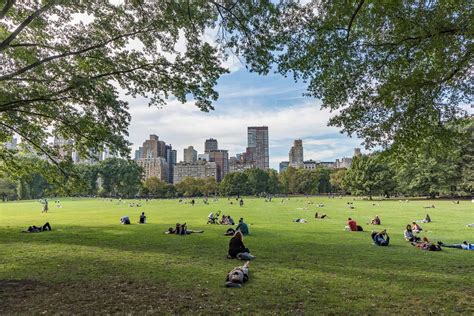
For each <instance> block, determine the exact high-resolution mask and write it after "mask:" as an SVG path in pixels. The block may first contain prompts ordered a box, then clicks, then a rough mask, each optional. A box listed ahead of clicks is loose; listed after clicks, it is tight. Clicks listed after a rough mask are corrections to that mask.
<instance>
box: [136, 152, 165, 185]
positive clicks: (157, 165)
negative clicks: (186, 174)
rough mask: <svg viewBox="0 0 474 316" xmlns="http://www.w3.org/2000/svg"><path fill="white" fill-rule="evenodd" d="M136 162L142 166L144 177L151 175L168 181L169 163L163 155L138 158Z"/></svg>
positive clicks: (150, 176)
mask: <svg viewBox="0 0 474 316" xmlns="http://www.w3.org/2000/svg"><path fill="white" fill-rule="evenodd" d="M137 164H138V165H139V166H140V167H142V168H143V171H144V175H145V179H149V178H152V177H155V178H158V179H160V180H161V181H165V182H168V181H169V165H168V163H167V162H166V159H165V158H163V157H149V158H140V159H138V160H137Z"/></svg>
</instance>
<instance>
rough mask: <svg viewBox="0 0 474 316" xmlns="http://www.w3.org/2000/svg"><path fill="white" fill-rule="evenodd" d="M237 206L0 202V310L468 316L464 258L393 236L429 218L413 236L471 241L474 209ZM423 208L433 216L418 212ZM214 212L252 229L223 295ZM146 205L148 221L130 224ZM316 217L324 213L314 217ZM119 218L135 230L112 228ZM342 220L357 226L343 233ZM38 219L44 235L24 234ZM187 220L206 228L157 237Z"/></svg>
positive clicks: (223, 202)
mask: <svg viewBox="0 0 474 316" xmlns="http://www.w3.org/2000/svg"><path fill="white" fill-rule="evenodd" d="M244 200H245V206H244V207H239V206H238V205H237V204H236V203H235V200H234V204H233V205H229V202H228V200H227V199H220V200H219V201H218V202H212V201H211V199H210V202H209V203H210V205H204V204H203V203H202V201H201V200H200V199H197V200H196V201H197V204H196V205H195V206H192V205H190V204H179V203H178V201H177V200H156V201H150V202H148V203H145V202H143V204H144V205H143V207H141V208H136V207H133V208H132V207H129V206H128V204H123V203H122V204H118V203H117V200H114V201H113V202H110V201H108V200H107V201H106V200H100V199H83V200H71V199H61V202H62V208H56V207H55V205H54V201H53V200H50V203H49V204H50V211H49V213H47V214H42V213H41V206H42V205H41V204H40V203H38V202H37V201H27V202H8V203H3V204H0V243H1V247H0V301H1V302H2V304H1V309H0V313H2V314H3V313H26V312H34V313H42V312H48V313H59V312H63V313H64V312H65V313H88V312H91V311H94V312H96V313H137V314H143V313H203V314H204V313H231V312H240V313H246V314H247V313H258V314H261V313H262V314H280V313H297V314H301V313H306V314H315V313H319V314H321V313H322V314H347V313H350V314H356V313H365V314H366V313H370V314H387V313H389V314H395V313H400V314H415V315H416V314H428V313H435V314H454V313H456V314H457V313H463V314H472V313H474V301H473V299H472V298H473V297H474V286H473V284H474V282H473V281H474V275H473V271H474V252H473V251H463V250H458V249H444V250H443V251H441V252H425V251H421V250H419V249H417V248H415V247H412V246H411V245H410V244H408V243H407V242H405V241H404V239H403V229H404V227H405V226H406V224H408V223H410V222H411V221H413V220H415V219H422V218H424V216H425V214H426V213H427V212H429V214H430V216H431V218H432V220H433V222H432V223H430V224H421V225H422V227H423V228H424V229H425V230H427V232H426V233H424V234H421V236H427V237H428V238H430V239H431V240H434V241H437V240H442V241H444V242H446V243H459V242H461V241H463V240H466V239H467V240H470V241H471V242H473V241H474V228H468V227H466V224H468V223H474V204H472V203H471V202H470V201H461V203H460V204H459V205H454V204H452V203H451V202H450V201H410V202H409V203H402V202H399V201H381V202H378V201H375V202H369V201H361V200H356V201H354V206H355V209H353V210H351V209H349V208H348V207H347V205H346V203H347V202H348V201H352V198H351V199H348V198H347V199H328V198H327V197H314V198H309V199H308V198H291V199H290V200H288V201H287V200H285V201H284V203H281V199H274V200H273V201H272V202H270V203H267V202H264V200H263V199H249V198H247V199H244ZM310 200H311V201H314V202H315V204H314V205H308V204H307V202H308V201H310ZM318 202H323V203H324V204H325V207H323V208H317V207H316V203H318ZM373 203H375V204H376V205H372V204H373ZM431 204H434V205H435V206H436V208H435V209H429V210H426V209H423V206H427V205H431ZM304 207H306V208H307V210H302V209H298V208H304ZM216 210H222V212H223V213H224V214H230V215H232V217H233V218H234V219H235V220H236V221H237V220H238V218H239V217H244V218H245V220H246V222H247V223H249V224H250V231H251V235H250V236H247V237H245V238H244V243H245V245H246V246H247V247H249V248H250V250H251V251H252V253H253V254H254V255H256V256H257V259H256V260H255V261H253V262H251V265H250V282H248V283H247V284H246V285H245V286H244V287H243V288H241V289H226V288H224V287H223V284H224V278H225V276H226V274H227V272H228V271H229V270H231V269H232V268H233V267H235V266H237V265H239V263H240V262H238V261H236V260H229V259H226V257H225V255H226V252H227V247H228V241H229V237H225V236H223V233H224V231H225V230H226V229H227V228H228V227H229V226H220V225H206V224H205V223H206V219H207V215H208V214H209V213H210V212H211V211H216ZM142 211H145V212H146V215H147V217H148V224H146V225H138V224H135V223H136V222H137V221H138V216H139V214H140V212H142ZM315 211H318V212H319V213H320V214H321V213H326V214H328V216H329V218H328V219H326V220H315V219H314V218H313V217H314V213H315ZM122 215H129V216H130V217H131V220H132V224H133V225H120V224H119V218H120V217H121V216H122ZM374 215H379V216H380V217H381V219H382V225H381V226H380V229H383V228H386V229H387V230H388V232H389V234H390V237H391V240H390V241H391V245H390V246H389V247H376V246H373V245H372V242H371V240H370V230H371V229H372V227H370V226H369V225H366V223H367V222H368V221H369V219H370V218H371V217H373V216H374ZM349 216H350V217H352V218H354V219H356V220H357V221H358V223H359V224H361V225H362V226H363V227H364V229H365V230H366V232H363V233H349V232H345V231H343V227H344V225H345V222H346V220H347V217H349ZM296 218H306V219H307V220H309V223H308V224H297V223H293V222H292V219H296ZM46 221H49V222H50V223H51V225H52V227H53V231H52V232H44V233H37V234H27V233H21V232H20V231H21V230H24V229H26V228H27V227H28V226H29V225H33V224H35V225H42V224H44V223H45V222H46ZM185 221H186V222H187V223H188V228H189V229H204V230H205V232H204V233H203V234H193V235H190V236H176V235H166V234H164V231H165V230H166V229H167V228H168V227H170V226H173V225H174V224H175V223H176V222H185Z"/></svg>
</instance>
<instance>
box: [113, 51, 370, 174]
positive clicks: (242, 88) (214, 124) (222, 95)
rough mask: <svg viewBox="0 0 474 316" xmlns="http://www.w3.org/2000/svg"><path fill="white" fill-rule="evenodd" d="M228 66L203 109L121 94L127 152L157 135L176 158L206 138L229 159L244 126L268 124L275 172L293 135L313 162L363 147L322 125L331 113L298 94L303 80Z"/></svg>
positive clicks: (241, 143)
mask: <svg viewBox="0 0 474 316" xmlns="http://www.w3.org/2000/svg"><path fill="white" fill-rule="evenodd" d="M229 66H230V67H231V73H230V74H227V75H225V76H223V77H222V78H220V79H219V81H218V85H217V87H216V89H217V91H218V92H219V99H218V100H217V101H216V102H215V103H214V107H215V110H214V111H210V112H209V113H206V112H201V111H200V110H199V109H198V108H197V107H196V106H195V105H194V102H187V103H186V104H181V103H180V102H178V101H177V100H175V99H173V98H172V99H170V100H169V101H168V102H167V105H165V106H164V107H163V108H162V109H156V108H149V107H148V105H147V100H146V99H144V98H136V99H133V98H131V97H130V96H125V95H124V96H122V98H123V99H125V100H127V101H128V102H129V103H130V113H131V115H132V120H131V125H130V128H129V134H130V136H129V137H128V139H129V140H130V141H131V142H132V143H133V146H132V152H133V151H134V150H136V149H138V146H140V144H141V143H142V142H143V139H145V138H147V137H148V135H150V134H157V135H159V136H160V139H164V140H165V141H166V143H168V144H171V145H172V146H173V148H174V149H177V151H178V161H182V160H183V156H182V155H183V149H184V148H187V147H188V146H190V145H192V146H194V148H195V149H196V150H197V151H198V153H204V149H205V148H204V142H205V140H206V139H210V138H215V139H217V141H218V144H219V148H221V149H227V150H228V151H229V157H231V156H235V155H236V154H238V153H242V152H245V149H246V147H247V127H248V126H268V129H269V131H270V132H269V134H270V135H269V136H270V138H269V156H270V168H272V169H275V170H278V169H279V163H280V161H284V160H288V150H289V149H290V147H291V146H292V144H293V140H295V139H302V140H303V142H304V143H305V156H306V157H307V158H308V159H313V160H322V161H326V160H329V161H332V160H335V159H337V158H341V157H344V156H348V157H349V156H352V152H353V149H354V148H355V147H363V146H361V140H360V139H357V138H349V137H347V136H346V135H343V134H340V130H339V128H335V127H328V126H326V125H327V122H328V120H329V118H330V117H331V116H332V115H333V114H331V113H330V112H329V111H328V110H321V109H320V104H321V103H320V101H319V100H316V99H314V98H305V97H303V96H302V94H303V93H304V92H305V91H306V85H305V84H303V83H295V82H294V81H293V80H292V79H291V78H284V77H283V76H280V75H276V74H270V75H267V76H259V75H256V74H253V73H249V72H247V70H245V69H244V68H243V67H242V66H241V65H240V64H239V62H238V61H235V60H234V63H232V64H230V65H229Z"/></svg>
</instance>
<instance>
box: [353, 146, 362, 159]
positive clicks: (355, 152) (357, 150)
mask: <svg viewBox="0 0 474 316" xmlns="http://www.w3.org/2000/svg"><path fill="white" fill-rule="evenodd" d="M360 155H362V154H361V152H360V148H354V156H356V157H357V156H360Z"/></svg>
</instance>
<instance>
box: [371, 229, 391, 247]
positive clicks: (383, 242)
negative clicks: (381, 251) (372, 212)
mask: <svg viewBox="0 0 474 316" xmlns="http://www.w3.org/2000/svg"><path fill="white" fill-rule="evenodd" d="M371 236H372V240H373V241H374V244H376V245H377V246H388V244H389V243H390V237H389V236H388V234H387V230H383V231H381V232H379V233H377V232H373V233H372V235H371Z"/></svg>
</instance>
